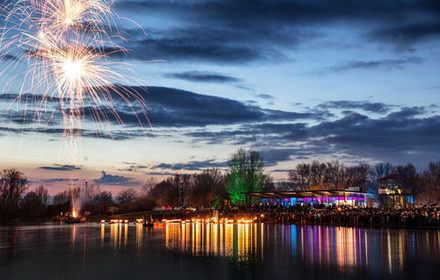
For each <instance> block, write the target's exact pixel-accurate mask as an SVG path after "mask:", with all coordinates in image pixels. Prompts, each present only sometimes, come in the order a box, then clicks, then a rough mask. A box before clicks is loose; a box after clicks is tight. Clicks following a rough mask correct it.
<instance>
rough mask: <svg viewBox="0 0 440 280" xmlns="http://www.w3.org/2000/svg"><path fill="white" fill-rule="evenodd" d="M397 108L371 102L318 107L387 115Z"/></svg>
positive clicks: (336, 102) (344, 101)
mask: <svg viewBox="0 0 440 280" xmlns="http://www.w3.org/2000/svg"><path fill="white" fill-rule="evenodd" d="M394 107H395V106H393V105H389V104H385V103H380V102H370V101H349V100H340V101H329V102H325V103H322V104H320V105H318V108H320V109H351V110H352V109H360V110H363V111H367V112H372V113H381V114H383V113H386V112H388V111H390V110H391V109H392V108H394Z"/></svg>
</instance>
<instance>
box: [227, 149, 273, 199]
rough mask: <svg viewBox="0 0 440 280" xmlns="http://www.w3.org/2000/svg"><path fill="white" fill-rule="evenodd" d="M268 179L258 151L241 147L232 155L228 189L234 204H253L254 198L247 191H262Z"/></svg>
mask: <svg viewBox="0 0 440 280" xmlns="http://www.w3.org/2000/svg"><path fill="white" fill-rule="evenodd" d="M268 180H269V176H268V175H266V174H264V162H263V159H262V158H261V157H260V154H259V152H258V151H250V152H249V153H246V151H245V150H244V149H242V148H241V149H239V150H238V151H237V152H236V153H234V154H233V155H232V157H231V159H230V160H229V173H228V174H227V175H226V183H227V185H226V190H227V192H228V194H229V197H230V199H231V201H232V203H233V204H237V205H249V204H251V203H252V202H253V200H252V198H250V197H249V196H248V195H247V194H246V193H249V192H258V191H261V190H262V189H263V187H264V185H265V184H266V182H267V181H268Z"/></svg>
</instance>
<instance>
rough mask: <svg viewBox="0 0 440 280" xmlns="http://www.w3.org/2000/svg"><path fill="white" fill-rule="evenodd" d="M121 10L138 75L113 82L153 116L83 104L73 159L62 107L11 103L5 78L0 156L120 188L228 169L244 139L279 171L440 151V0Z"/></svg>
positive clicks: (123, 6)
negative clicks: (98, 116)
mask: <svg viewBox="0 0 440 280" xmlns="http://www.w3.org/2000/svg"><path fill="white" fill-rule="evenodd" d="M115 12H116V13H117V14H118V15H119V16H120V17H121V19H120V20H118V22H117V24H118V27H119V29H120V31H121V33H122V34H123V35H124V36H125V37H126V39H127V41H126V42H123V46H124V47H125V48H127V49H128V50H129V51H128V53H127V55H126V56H115V57H113V58H112V59H114V60H115V61H123V62H128V63H130V65H131V66H130V68H131V69H132V71H133V73H134V74H133V73H130V74H129V75H135V76H136V79H131V80H130V81H131V82H129V83H127V82H126V81H120V80H115V81H113V82H114V83H118V84H125V85H126V86H129V87H133V88H134V89H136V90H137V91H138V92H140V93H141V94H142V95H143V96H144V98H145V99H146V101H147V104H146V105H147V108H148V109H147V115H148V117H149V119H150V121H151V124H152V128H149V124H148V123H147V122H146V121H145V122H144V123H143V125H144V127H146V128H145V129H144V130H143V129H142V128H141V127H140V125H139V123H138V121H137V120H136V118H135V117H134V115H133V113H132V112H131V111H130V110H128V109H127V106H125V105H124V104H123V102H120V100H115V108H116V110H117V112H118V113H119V115H120V116H121V118H122V120H123V121H124V123H125V127H122V126H121V125H119V124H118V123H117V122H116V121H115V120H113V119H110V120H109V122H108V126H106V124H104V125H103V126H97V127H96V126H95V125H94V124H93V123H92V122H91V121H90V119H91V117H90V115H88V114H86V115H85V116H84V118H85V119H84V126H83V133H82V134H83V137H82V139H81V141H80V143H78V145H77V150H76V151H75V160H72V156H71V154H70V153H68V152H66V147H65V146H66V145H67V144H66V142H65V141H63V139H62V120H61V119H60V116H59V115H58V114H57V113H55V114H53V115H51V114H49V115H51V116H52V119H50V121H48V122H45V121H44V116H43V121H42V122H40V123H38V122H35V121H31V120H30V119H31V118H29V117H27V118H24V117H25V116H26V115H27V114H32V110H33V109H35V108H32V104H28V108H27V111H26V112H27V113H24V111H23V106H22V105H17V104H15V103H12V105H11V102H12V101H13V98H14V97H15V96H16V95H17V93H18V92H19V85H17V84H12V85H8V86H5V85H4V86H2V87H1V91H0V93H1V111H0V115H1V118H0V154H1V157H0V167H1V168H13V167H14V168H17V169H19V170H21V171H24V172H25V174H26V175H27V177H28V179H29V180H30V182H31V184H32V185H33V186H38V185H39V184H43V185H45V186H46V187H48V188H49V190H50V191H51V193H55V192H57V191H60V190H63V189H65V188H67V187H68V186H69V185H70V184H74V185H78V184H81V183H82V182H83V180H86V179H87V180H89V181H90V182H92V183H95V184H99V185H101V187H102V188H103V189H108V190H112V191H114V192H116V191H118V190H120V189H121V188H124V187H137V186H140V185H142V184H143V182H145V181H146V180H147V179H148V178H150V177H151V176H155V177H156V178H157V179H161V178H163V177H164V176H168V175H170V174H174V173H175V172H180V173H193V172H198V171H201V170H203V169H205V168H210V167H219V168H224V167H226V161H227V160H228V158H229V157H230V155H231V153H233V152H234V151H236V150H237V149H238V148H239V147H245V148H247V149H257V150H259V151H261V153H262V155H263V156H264V158H265V161H266V167H267V170H268V171H272V176H273V177H274V178H275V180H284V179H285V178H287V172H286V170H288V169H291V168H293V167H294V166H295V164H296V163H299V162H308V161H311V160H314V159H318V160H340V161H342V162H343V163H344V164H346V165H352V164H357V163H360V162H362V163H370V164H374V163H377V162H382V161H386V162H391V163H393V164H406V163H408V162H412V163H413V164H414V165H415V166H416V167H417V168H420V169H423V168H425V167H426V166H427V164H428V163H429V162H430V161H434V160H436V161H438V160H440V113H439V111H440V107H439V106H440V98H439V94H440V79H439V78H438V75H439V71H438V67H439V65H440V45H439V43H440V2H439V1H434V0H432V1H428V0H426V1H384V0H370V1H350V0H332V1H327V0H322V1H320V0H316V1H287V0H285V1H281V0H270V1H261V0H260V1H251V0H247V1H246V0H223V1H216V0H204V1H203V0H194V1H185V0H179V1H172V0H169V1H167V0H156V1H154V0H151V1H148V0H138V1H124V0H117V1H116V3H115ZM125 18H129V19H130V20H126V19H125ZM131 20H133V21H135V22H137V23H138V24H139V25H140V26H142V27H143V28H144V29H145V31H146V33H147V35H146V36H145V34H144V33H143V32H142V30H141V29H140V28H139V27H138V26H137V25H136V24H134V23H133V22H132V21H131ZM14 59H15V58H14V57H13V56H11V57H7V59H4V60H5V61H3V62H1V63H0V64H6V63H8V62H10V61H7V60H14ZM0 67H3V66H0ZM23 67H24V66H23ZM18 68H20V67H18ZM17 71H19V70H17ZM13 74H14V73H8V75H13ZM1 81H2V83H4V81H5V79H1ZM145 87H146V88H145ZM29 94H30V95H31V96H32V95H33V94H34V93H29ZM53 103H54V104H52V105H51V106H52V107H51V108H52V109H53V110H54V111H56V108H57V102H56V101H53ZM49 113H50V112H49ZM105 127H108V128H109V129H106V128H105ZM110 132H111V133H110ZM110 134H111V135H110ZM97 135H98V136H97Z"/></svg>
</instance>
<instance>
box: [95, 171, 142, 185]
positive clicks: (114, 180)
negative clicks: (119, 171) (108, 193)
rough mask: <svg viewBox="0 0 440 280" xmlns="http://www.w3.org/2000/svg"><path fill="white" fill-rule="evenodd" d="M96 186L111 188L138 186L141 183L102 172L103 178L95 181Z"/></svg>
mask: <svg viewBox="0 0 440 280" xmlns="http://www.w3.org/2000/svg"><path fill="white" fill-rule="evenodd" d="M93 181H94V182H95V183H96V184H100V185H110V186H137V185H140V184H141V183H140V182H138V181H136V180H134V179H133V178H128V177H124V176H118V175H110V174H107V173H106V172H105V171H102V176H101V177H100V178H98V179H95V180H93Z"/></svg>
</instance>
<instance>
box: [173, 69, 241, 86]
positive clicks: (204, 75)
mask: <svg viewBox="0 0 440 280" xmlns="http://www.w3.org/2000/svg"><path fill="white" fill-rule="evenodd" d="M167 76H168V77H170V78H176V79H181V80H187V81H191V82H204V83H236V82H239V81H240V79H238V78H235V77H231V76H226V75H222V74H217V73H213V72H199V71H188V72H182V73H171V74H167Z"/></svg>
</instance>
